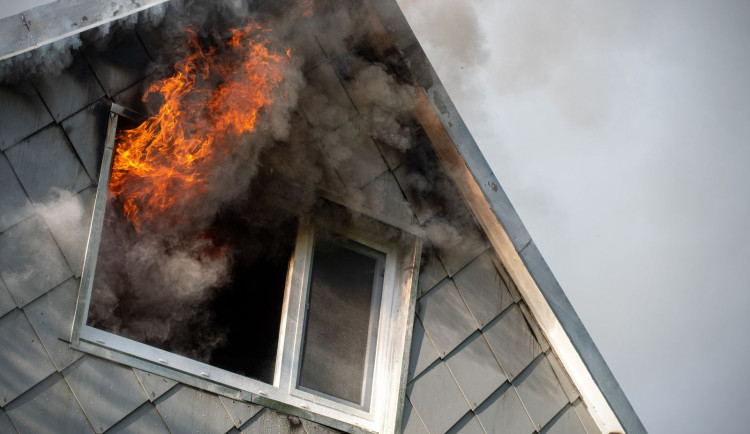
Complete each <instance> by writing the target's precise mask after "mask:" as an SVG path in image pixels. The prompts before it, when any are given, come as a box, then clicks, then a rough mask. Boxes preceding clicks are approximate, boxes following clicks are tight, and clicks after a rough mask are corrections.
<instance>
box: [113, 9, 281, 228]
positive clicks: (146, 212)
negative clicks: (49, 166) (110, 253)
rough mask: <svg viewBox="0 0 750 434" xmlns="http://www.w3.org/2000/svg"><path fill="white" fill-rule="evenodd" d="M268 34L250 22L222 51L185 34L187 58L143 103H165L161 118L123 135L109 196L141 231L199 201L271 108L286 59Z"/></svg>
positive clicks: (153, 118) (180, 62)
mask: <svg viewBox="0 0 750 434" xmlns="http://www.w3.org/2000/svg"><path fill="white" fill-rule="evenodd" d="M263 31H264V30H263V29H262V28H260V26H258V25H257V24H254V23H252V24H249V25H247V26H246V27H244V28H241V29H234V30H232V32H231V37H230V38H229V40H228V41H227V42H226V44H225V47H219V48H216V47H211V46H209V47H208V48H203V47H202V46H201V44H200V42H199V40H198V37H197V36H196V34H195V33H194V32H192V31H190V30H188V36H189V46H188V53H187V55H186V57H185V58H184V59H181V60H180V61H178V62H177V63H176V64H175V65H174V74H173V75H171V76H170V77H166V78H164V79H161V80H159V81H158V82H156V83H154V84H153V85H152V86H151V87H150V88H149V89H148V91H147V92H146V94H145V95H144V96H143V99H144V101H145V100H146V98H147V97H148V96H149V95H150V94H157V95H159V96H161V98H162V99H163V100H164V103H163V105H162V106H161V107H160V109H159V111H158V113H156V114H155V115H154V116H152V117H151V118H149V119H147V120H146V121H145V122H143V123H142V124H141V125H139V126H138V127H137V128H134V129H132V130H127V131H123V132H121V133H120V134H119V135H118V137H117V143H118V145H117V150H116V154H115V158H114V162H113V165H112V177H111V181H110V191H111V192H112V193H113V194H114V195H116V196H117V197H118V198H119V199H120V201H121V202H122V204H123V205H122V206H123V211H124V214H125V216H126V217H127V219H128V220H129V221H130V222H132V224H133V226H134V227H135V229H136V230H137V231H139V232H140V231H141V229H142V225H143V224H144V223H146V222H153V221H154V220H155V219H156V218H157V217H158V216H159V215H162V214H164V213H165V212H167V211H168V210H169V209H170V208H171V207H173V206H174V205H175V203H176V201H180V202H184V201H195V200H199V198H200V196H201V194H202V193H204V192H205V191H206V190H207V189H208V187H209V186H208V183H207V170H208V169H209V168H210V167H211V163H212V162H213V161H215V160H216V158H217V157H219V156H220V155H226V154H227V153H229V152H231V151H232V149H231V143H233V141H232V140H231V139H232V138H236V137H239V136H241V135H244V134H247V133H250V132H253V131H254V130H255V128H256V124H257V122H258V117H259V116H260V115H261V114H262V113H263V111H264V109H266V108H267V107H268V106H269V105H270V104H272V102H273V100H272V94H273V90H274V89H275V88H276V87H277V86H278V85H279V84H280V83H281V81H282V80H283V68H284V66H285V65H286V64H287V63H288V62H289V53H288V52H287V53H284V52H282V53H281V54H280V53H277V52H275V51H272V50H271V49H269V48H268V46H269V44H268V41H267V40H265V39H264V38H262V33H263Z"/></svg>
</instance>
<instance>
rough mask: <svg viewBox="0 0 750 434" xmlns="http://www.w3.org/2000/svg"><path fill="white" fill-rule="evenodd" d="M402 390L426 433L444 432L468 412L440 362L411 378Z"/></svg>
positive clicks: (456, 388)
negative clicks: (417, 414)
mask: <svg viewBox="0 0 750 434" xmlns="http://www.w3.org/2000/svg"><path fill="white" fill-rule="evenodd" d="M406 393H407V395H408V396H409V400H410V401H411V404H412V405H413V406H414V408H416V410H417V413H419V415H420V416H421V418H422V421H423V422H424V424H425V426H426V427H427V430H428V431H429V432H440V433H442V432H445V431H447V430H448V429H449V428H450V427H451V426H453V425H454V424H455V423H456V422H458V420H459V419H461V417H462V416H463V415H464V414H466V412H468V411H469V404H468V403H467V402H466V399H464V396H463V395H462V394H461V391H460V390H459V389H458V385H457V384H456V382H455V380H454V379H453V376H452V375H451V373H450V371H448V368H447V367H446V366H445V363H443V362H440V363H438V364H437V365H435V366H433V367H431V368H430V369H428V370H427V371H425V373H424V374H423V375H422V376H421V377H419V378H417V379H416V380H414V381H412V382H411V383H410V384H409V385H408V386H407V389H406Z"/></svg>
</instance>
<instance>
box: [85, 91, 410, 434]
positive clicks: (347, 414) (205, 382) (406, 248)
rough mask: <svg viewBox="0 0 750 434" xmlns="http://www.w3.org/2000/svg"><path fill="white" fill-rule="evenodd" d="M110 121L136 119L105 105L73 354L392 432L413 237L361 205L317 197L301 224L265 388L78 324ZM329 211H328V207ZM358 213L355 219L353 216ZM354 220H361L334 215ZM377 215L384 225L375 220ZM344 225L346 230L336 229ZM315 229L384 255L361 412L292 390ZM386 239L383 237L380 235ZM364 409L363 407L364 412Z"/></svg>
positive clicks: (106, 166) (319, 418)
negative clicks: (323, 203) (321, 203)
mask: <svg viewBox="0 0 750 434" xmlns="http://www.w3.org/2000/svg"><path fill="white" fill-rule="evenodd" d="M118 116H124V117H126V118H129V119H134V120H138V119H137V116H136V115H135V114H133V113H132V112H130V111H129V110H127V109H126V108H124V107H121V106H118V105H117V104H113V105H112V109H111V112H110V115H109V124H108V127H107V134H106V139H105V146H104V151H103V155H102V166H101V171H100V174H99V184H98V187H97V191H96V198H95V201H94V210H93V216H92V222H91V228H90V231H89V238H88V242H87V246H86V256H85V258H84V265H83V271H82V275H81V284H80V289H79V294H78V301H77V306H76V311H75V316H74V320H73V326H72V330H71V347H72V348H75V349H77V350H80V351H83V352H86V353H90V354H94V355H97V356H100V357H103V358H107V359H110V360H113V361H116V362H118V363H122V364H124V365H128V366H131V367H134V368H138V369H142V370H145V371H148V372H152V373H155V374H158V375H162V376H164V377H167V378H171V379H173V380H176V381H179V382H181V383H185V384H189V385H191V386H194V387H197V388H200V389H204V390H207V391H209V392H213V393H217V394H220V395H224V396H228V397H230V398H233V399H237V400H243V401H248V402H253V403H257V404H260V405H263V406H266V407H270V408H275V409H280V410H281V411H284V412H286V413H289V414H293V415H297V416H301V417H304V418H306V419H310V420H313V421H315V422H318V423H322V424H325V425H328V426H331V427H334V428H337V429H340V430H344V431H347V432H382V433H394V432H399V431H400V423H401V422H400V420H401V412H402V407H403V396H404V391H405V387H406V376H407V369H408V356H409V346H410V342H411V331H412V326H413V321H414V310H415V304H416V292H417V276H418V268H419V255H420V253H421V241H420V238H419V237H418V236H417V235H415V233H414V231H409V230H408V228H403V227H401V228H395V227H393V226H390V225H388V224H387V223H383V221H387V220H388V219H387V216H377V215H374V214H372V213H368V214H367V215H364V214H361V211H362V210H363V209H362V207H361V206H357V205H356V204H347V203H346V200H342V199H341V198H340V197H327V196H326V194H325V193H322V194H321V197H323V198H324V200H327V201H329V203H330V204H331V206H328V207H324V208H326V209H328V210H329V212H323V213H320V214H319V215H317V216H315V217H314V218H313V219H301V221H300V224H299V226H298V233H297V239H296V242H295V248H294V253H293V255H292V258H291V259H290V262H289V271H288V272H287V279H286V285H285V290H284V300H283V305H282V314H281V324H280V330H279V342H278V348H277V357H276V366H275V371H274V381H273V384H268V383H264V382H262V381H260V380H255V379H252V378H248V377H244V376H242V375H239V374H235V373H233V372H230V371H227V370H224V369H220V368H217V367H214V366H211V365H209V364H206V363H202V362H199V361H196V360H193V359H190V358H188V357H184V356H180V355H177V354H174V353H171V352H168V351H165V350H162V349H159V348H156V347H152V346H150V345H147V344H143V343H141V342H138V341H135V340H132V339H128V338H125V337H122V336H119V335H116V334H114V333H110V332H107V331H104V330H101V329H97V328H94V327H91V326H88V325H87V324H86V320H87V318H88V310H89V305H90V300H91V293H92V286H93V280H94V270H95V269H96V260H97V256H98V248H99V242H100V239H101V235H102V231H103V220H104V219H103V217H104V212H105V209H106V205H107V201H108V195H109V180H110V172H111V165H112V160H113V156H114V147H115V135H116V132H117V120H118ZM334 208H335V209H336V211H330V210H331V209H334ZM358 212H359V213H358ZM342 214H346V215H348V216H350V217H351V216H352V215H357V216H361V218H355V219H350V218H342ZM378 217H383V218H378ZM344 221H348V222H349V223H343V222H344ZM316 229H324V230H327V231H332V232H333V233H336V234H339V235H342V236H344V237H346V238H348V239H350V240H352V241H354V242H356V243H359V244H362V245H364V246H366V247H369V248H372V249H374V250H377V251H380V252H383V253H384V254H385V273H384V276H383V285H382V290H381V295H380V297H381V299H380V303H379V313H378V317H379V320H378V329H377V343H376V345H375V355H374V358H373V363H374V366H373V369H372V378H370V379H369V380H368V381H369V391H370V400H369V403H367V402H365V404H369V406H367V405H364V406H362V407H361V408H357V406H356V405H353V404H347V403H345V401H343V400H335V399H330V398H331V397H328V398H327V397H326V395H324V394H318V393H315V392H312V391H307V390H303V389H300V388H299V387H297V383H298V379H299V373H300V367H301V365H300V356H301V354H302V351H303V348H302V345H303V343H302V336H303V334H304V326H305V309H304V306H303V305H302V304H301V303H302V300H304V301H305V303H307V297H309V281H310V275H311V271H312V259H313V258H312V253H313V248H314V241H315V232H316ZM384 233H387V234H390V235H389V236H383V234H384ZM368 407H369V408H368Z"/></svg>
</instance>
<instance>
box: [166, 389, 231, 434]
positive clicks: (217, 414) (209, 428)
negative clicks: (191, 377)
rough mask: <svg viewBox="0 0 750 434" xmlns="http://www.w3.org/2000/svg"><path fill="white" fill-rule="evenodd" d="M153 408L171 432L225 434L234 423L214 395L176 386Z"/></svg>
mask: <svg viewBox="0 0 750 434" xmlns="http://www.w3.org/2000/svg"><path fill="white" fill-rule="evenodd" d="M156 408H158V409H159V413H160V414H161V415H162V417H163V418H164V421H165V422H166V423H167V427H168V428H169V430H170V431H172V432H178V433H185V434H224V433H226V432H227V431H228V430H229V429H230V428H234V423H232V419H231V418H230V416H229V413H227V410H226V409H225V408H224V406H223V405H222V404H221V401H219V397H217V396H216V395H213V394H210V393H208V392H204V391H201V390H196V389H193V388H191V387H187V386H184V385H179V386H177V387H175V388H173V389H172V390H170V391H169V392H167V393H165V394H164V395H163V396H162V397H161V398H159V399H157V400H156Z"/></svg>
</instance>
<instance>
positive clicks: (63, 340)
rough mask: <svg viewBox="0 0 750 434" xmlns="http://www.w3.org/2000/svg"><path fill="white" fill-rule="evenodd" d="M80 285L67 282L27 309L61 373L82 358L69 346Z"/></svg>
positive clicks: (33, 324)
mask: <svg viewBox="0 0 750 434" xmlns="http://www.w3.org/2000/svg"><path fill="white" fill-rule="evenodd" d="M79 285H80V282H79V281H78V280H77V279H68V280H66V281H65V282H63V283H62V284H61V285H60V286H58V287H56V288H54V289H53V290H51V291H50V292H48V293H46V294H44V295H43V296H41V297H39V298H38V299H36V300H35V301H34V302H33V303H31V304H29V305H28V306H26V307H24V311H25V312H26V315H27V316H28V318H29V321H30V322H31V325H32V327H34V330H36V332H37V334H38V335H39V338H40V339H41V340H42V344H43V345H44V347H45V348H46V349H47V352H48V353H49V355H50V357H52V360H53V361H54V363H55V366H56V367H57V369H58V370H59V371H61V370H63V369H65V368H66V367H68V366H69V365H70V364H71V363H73V362H75V361H76V360H78V359H79V358H80V357H81V356H82V353H80V352H78V351H76V350H74V349H72V348H70V345H69V344H68V342H69V340H70V330H71V328H72V326H73V314H74V313H75V308H76V300H77V298H78V286H79Z"/></svg>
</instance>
